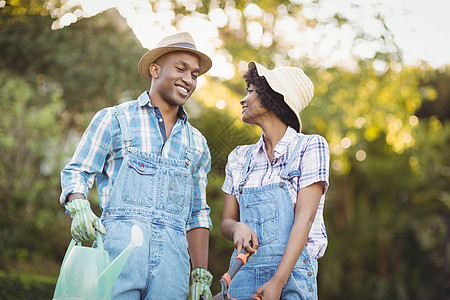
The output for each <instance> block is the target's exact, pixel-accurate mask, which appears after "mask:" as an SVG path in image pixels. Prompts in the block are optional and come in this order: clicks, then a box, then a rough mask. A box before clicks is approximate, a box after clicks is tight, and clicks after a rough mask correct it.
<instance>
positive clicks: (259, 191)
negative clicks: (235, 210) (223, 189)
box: [230, 135, 317, 299]
mask: <svg viewBox="0 0 450 300" xmlns="http://www.w3.org/2000/svg"><path fill="white" fill-rule="evenodd" d="M303 137H304V135H302V136H301V138H300V140H299V141H298V143H297V145H296V146H295V150H294V152H293V153H297V152H298V150H299V149H300V144H301V142H302V140H303ZM253 148H254V145H253V146H251V147H249V149H248V151H247V153H246V161H245V164H244V168H243V171H242V179H241V182H240V183H239V214H240V221H241V222H244V223H246V224H247V225H248V226H249V227H250V228H252V229H253V230H254V231H255V233H256V234H257V236H258V240H259V248H258V252H257V254H256V255H253V257H252V258H251V259H250V260H249V261H248V262H247V264H245V265H244V266H243V267H242V268H241V270H240V271H239V272H237V274H236V275H235V277H234V278H233V280H232V281H231V284H230V295H231V297H234V298H238V299H247V298H250V297H251V296H252V295H253V293H254V292H255V291H256V290H257V289H258V288H259V287H260V286H262V285H263V284H264V283H266V282H267V281H269V280H270V279H271V278H272V276H273V275H274V274H275V271H276V270H277V267H278V265H279V264H280V261H281V258H282V256H283V253H284V250H285V248H286V244H287V242H288V239H289V234H290V232H291V228H292V225H293V224H294V209H293V205H292V201H291V199H290V196H289V191H288V187H287V182H286V181H287V180H291V179H293V178H294V177H296V176H300V172H299V170H295V169H294V170H290V169H291V166H292V163H293V161H294V159H295V155H292V156H291V158H290V159H289V161H288V162H287V165H286V168H285V169H284V172H283V173H282V174H281V179H282V180H281V181H280V182H279V183H274V184H268V185H265V186H262V187H250V188H245V187H244V186H245V183H246V182H247V178H248V175H249V173H250V171H251V170H249V167H250V160H251V153H252V150H253ZM235 258H236V250H235V251H234V253H233V256H232V258H231V262H233V261H234V260H235ZM316 270H317V260H315V259H313V260H311V259H310V257H309V254H308V251H307V250H306V246H305V247H304V249H303V251H302V253H301V255H300V257H299V259H298V261H297V263H296V264H295V267H294V269H293V271H292V273H291V275H290V276H289V279H288V281H287V283H286V285H285V286H284V288H283V290H282V292H281V299H317V283H316V273H317V271H316Z"/></svg>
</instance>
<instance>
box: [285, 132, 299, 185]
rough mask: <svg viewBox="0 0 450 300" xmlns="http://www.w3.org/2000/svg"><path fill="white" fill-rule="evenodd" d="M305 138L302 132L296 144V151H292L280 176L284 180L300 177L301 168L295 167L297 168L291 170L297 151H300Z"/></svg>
mask: <svg viewBox="0 0 450 300" xmlns="http://www.w3.org/2000/svg"><path fill="white" fill-rule="evenodd" d="M304 138H305V135H304V134H302V135H301V136H300V138H299V139H298V141H297V144H296V145H295V148H294V151H292V154H291V157H290V158H289V160H288V162H287V164H286V167H285V168H284V171H283V173H281V175H280V177H281V178H282V179H284V180H291V179H292V178H294V177H298V176H300V174H301V173H300V170H298V169H295V170H291V166H292V164H293V162H294V160H295V158H296V157H297V156H296V153H297V152H298V150H299V149H300V146H301V144H302V141H303V139H304Z"/></svg>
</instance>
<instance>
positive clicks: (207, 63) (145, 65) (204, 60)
mask: <svg viewBox="0 0 450 300" xmlns="http://www.w3.org/2000/svg"><path fill="white" fill-rule="evenodd" d="M175 51H183V52H191V53H193V54H196V55H197V56H198V57H199V59H200V75H202V74H204V73H206V72H207V71H208V70H209V69H211V67H212V61H211V58H209V56H208V55H206V54H204V53H202V52H200V51H197V50H194V49H190V48H185V47H178V46H169V47H159V48H155V49H153V50H150V51H148V52H147V53H145V54H144V55H142V57H141V59H140V60H139V64H138V70H139V74H141V76H142V77H144V78H145V79H146V80H148V81H151V78H152V76H151V75H150V69H149V68H150V65H151V64H152V63H153V62H155V60H157V59H158V58H159V57H161V56H163V55H164V54H167V53H170V52H175Z"/></svg>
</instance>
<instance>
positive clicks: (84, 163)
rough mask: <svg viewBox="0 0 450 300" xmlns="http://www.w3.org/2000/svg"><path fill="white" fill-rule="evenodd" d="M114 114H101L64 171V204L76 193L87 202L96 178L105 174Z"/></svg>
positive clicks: (91, 124) (86, 133)
mask: <svg viewBox="0 0 450 300" xmlns="http://www.w3.org/2000/svg"><path fill="white" fill-rule="evenodd" d="M110 126H111V113H110V112H109V111H108V109H102V110H101V111H99V112H98V113H97V114H96V115H95V116H94V118H93V119H92V121H91V123H90V124H89V126H88V128H87V129H86V131H85V132H84V134H83V136H82V137H81V140H80V143H79V144H78V147H77V149H76V150H75V153H74V155H73V157H72V159H71V161H70V162H69V163H68V164H67V165H66V166H65V167H64V169H63V170H62V171H61V188H62V193H61V196H60V202H61V204H64V203H65V202H66V199H67V196H68V195H69V194H72V193H81V194H83V195H84V196H85V197H86V198H87V195H88V193H89V190H90V189H91V188H92V186H93V184H94V179H95V176H96V174H98V173H101V172H102V170H103V167H104V165H105V160H106V157H107V155H108V153H109V148H110V145H111V134H110V130H111V128H110Z"/></svg>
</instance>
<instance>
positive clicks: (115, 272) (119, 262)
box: [98, 225, 144, 291]
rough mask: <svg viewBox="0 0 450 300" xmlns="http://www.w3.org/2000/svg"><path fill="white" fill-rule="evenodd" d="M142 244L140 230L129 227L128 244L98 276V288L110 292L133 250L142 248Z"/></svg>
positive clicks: (136, 227)
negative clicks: (129, 239)
mask: <svg viewBox="0 0 450 300" xmlns="http://www.w3.org/2000/svg"><path fill="white" fill-rule="evenodd" d="M143 242H144V235H143V234H142V230H141V228H140V227H139V226H137V225H133V227H131V241H130V244H129V245H128V246H127V247H126V248H125V250H123V251H122V253H120V254H119V256H117V257H116V259H114V261H113V262H111V263H110V264H109V266H108V267H106V269H105V270H103V272H102V273H100V275H99V276H98V284H99V288H105V290H108V291H109V290H112V288H113V285H114V283H115V282H116V280H117V278H118V277H119V275H120V272H121V271H122V269H123V267H124V265H125V263H126V262H127V260H128V258H129V257H130V255H131V253H132V252H133V250H134V248H136V247H140V246H142V244H143Z"/></svg>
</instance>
